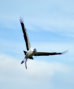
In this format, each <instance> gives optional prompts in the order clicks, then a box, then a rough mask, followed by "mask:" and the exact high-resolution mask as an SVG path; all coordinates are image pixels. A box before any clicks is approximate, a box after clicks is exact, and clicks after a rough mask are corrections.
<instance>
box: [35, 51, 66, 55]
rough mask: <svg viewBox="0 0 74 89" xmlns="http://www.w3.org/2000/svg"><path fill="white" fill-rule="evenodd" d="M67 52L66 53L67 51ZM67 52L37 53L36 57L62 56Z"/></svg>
mask: <svg viewBox="0 0 74 89" xmlns="http://www.w3.org/2000/svg"><path fill="white" fill-rule="evenodd" d="M65 52H66V51H65ZM65 52H35V53H34V56H52V55H61V54H64V53H65Z"/></svg>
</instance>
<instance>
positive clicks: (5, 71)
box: [0, 54, 70, 89]
mask: <svg viewBox="0 0 74 89" xmlns="http://www.w3.org/2000/svg"><path fill="white" fill-rule="evenodd" d="M20 61H21V60H20ZM20 61H19V60H17V59H15V58H12V57H10V56H8V55H4V54H3V55H0V83H2V85H1V86H0V87H1V88H2V86H3V84H4V83H5V84H6V89H7V88H8V89H9V88H10V86H11V87H12V86H13V87H14V86H16V88H18V89H20V86H21V87H22V88H26V87H27V88H32V89H33V88H36V89H38V88H39V89H40V88H43V89H45V88H46V87H47V89H51V87H52V84H53V82H52V79H53V76H54V75H55V73H56V72H57V73H61V74H67V73H69V71H70V68H69V67H68V66H66V65H64V64H60V63H48V62H43V61H34V60H33V61H32V60H31V61H30V60H29V61H28V69H27V70H26V69H25V66H24V65H21V64H20ZM8 84H9V86H8ZM36 86H37V87H36ZM2 89H5V87H4V88H2ZM11 89H13V88H11Z"/></svg>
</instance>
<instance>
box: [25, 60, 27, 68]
mask: <svg viewBox="0 0 74 89" xmlns="http://www.w3.org/2000/svg"><path fill="white" fill-rule="evenodd" d="M25 68H26V69H27V59H26V60H25Z"/></svg>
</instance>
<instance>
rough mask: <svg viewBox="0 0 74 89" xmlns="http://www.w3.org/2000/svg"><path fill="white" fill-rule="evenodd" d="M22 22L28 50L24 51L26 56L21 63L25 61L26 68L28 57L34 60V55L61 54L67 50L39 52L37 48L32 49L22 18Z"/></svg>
mask: <svg viewBox="0 0 74 89" xmlns="http://www.w3.org/2000/svg"><path fill="white" fill-rule="evenodd" d="M20 24H21V27H22V31H23V36H24V40H25V43H26V49H27V51H23V52H24V54H25V58H24V60H22V61H21V64H23V63H25V68H26V69H27V59H31V60H33V56H51V55H61V54H64V53H65V52H38V51H37V50H36V48H34V49H32V48H31V45H30V41H29V38H28V34H27V31H26V28H25V26H24V23H23V21H22V19H20Z"/></svg>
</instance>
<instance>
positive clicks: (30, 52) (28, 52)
mask: <svg viewBox="0 0 74 89" xmlns="http://www.w3.org/2000/svg"><path fill="white" fill-rule="evenodd" d="M33 54H34V51H33V50H32V49H30V50H28V51H27V53H26V55H25V58H26V59H28V58H30V57H32V56H33Z"/></svg>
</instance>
